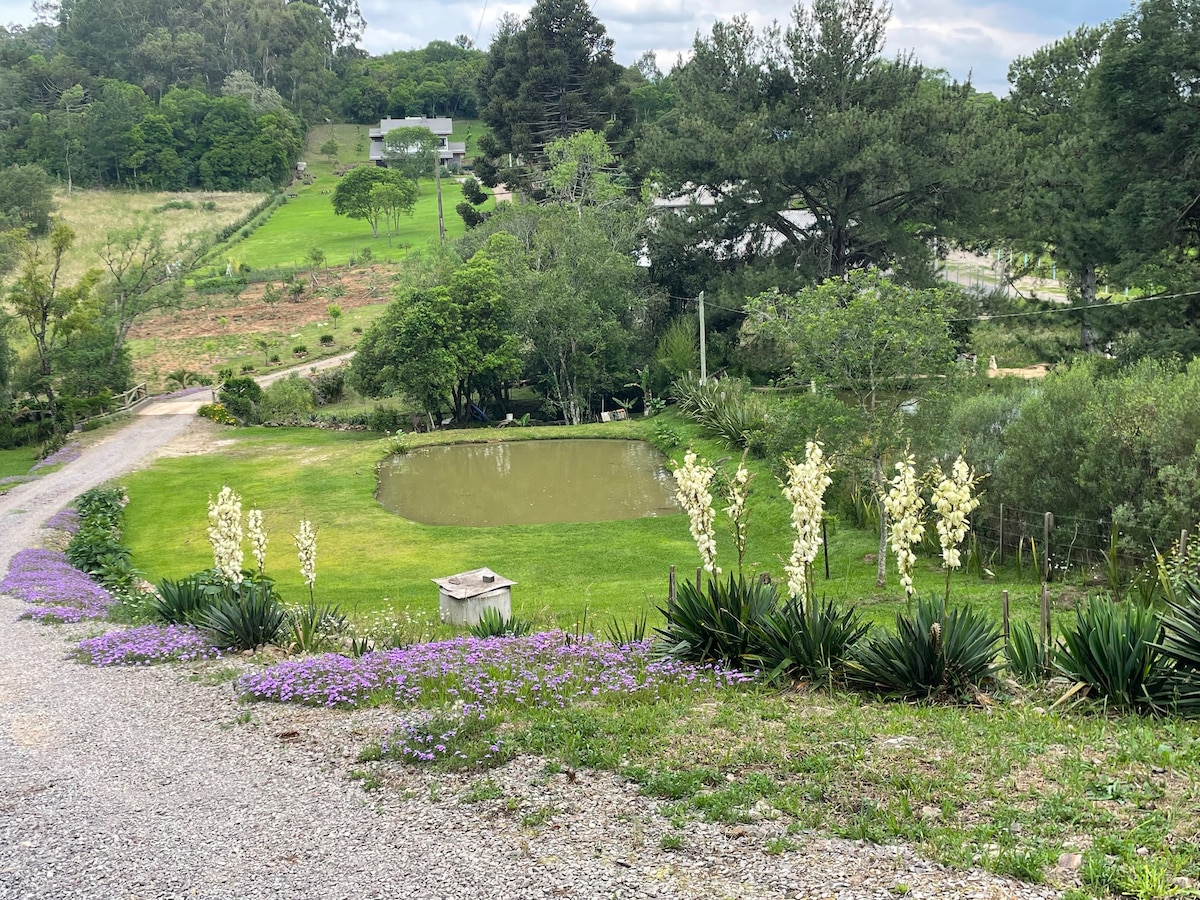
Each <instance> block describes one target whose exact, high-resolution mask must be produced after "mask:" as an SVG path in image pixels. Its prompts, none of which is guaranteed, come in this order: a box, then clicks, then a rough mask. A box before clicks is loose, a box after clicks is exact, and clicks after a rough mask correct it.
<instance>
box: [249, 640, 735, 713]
mask: <svg viewBox="0 0 1200 900" xmlns="http://www.w3.org/2000/svg"><path fill="white" fill-rule="evenodd" d="M751 677H752V676H749V675H745V674H743V673H741V672H735V671H729V670H726V669H722V668H719V667H715V666H697V665H689V664H686V663H681V662H678V661H675V660H670V659H662V660H659V659H652V658H651V655H650V642H649V641H643V642H639V643H635V644H632V645H629V646H624V647H617V646H614V645H613V644H611V643H609V642H607V641H602V640H599V639H597V638H594V637H592V636H590V635H584V636H583V637H581V638H575V637H572V636H570V635H566V634H564V633H563V632H558V631H547V632H541V633H539V634H534V635H530V636H528V637H520V638H516V637H499V638H471V637H461V638H455V639H453V640H448V641H438V642H434V643H428V644H417V645H414V646H411V647H404V648H399V649H395V650H387V651H382V652H377V653H368V654H365V655H364V656H362V657H360V658H357V659H355V658H351V657H346V656H340V655H338V654H333V653H328V654H325V655H323V656H314V657H309V658H307V659H298V660H288V661H285V662H282V663H279V664H277V665H274V666H271V667H270V668H269V669H266V670H264V671H262V672H255V673H252V674H248V675H244V676H242V678H241V679H240V680H239V681H238V687H239V689H240V690H241V692H242V693H244V694H245V695H246V696H248V697H251V698H253V699H258V700H277V701H281V702H293V703H308V704H313V705H317V706H330V707H336V706H355V705H357V704H359V703H362V702H364V701H366V700H368V699H376V700H377V699H380V698H381V695H383V697H384V698H386V699H390V700H393V701H394V702H396V703H400V704H403V705H411V706H439V705H444V704H455V703H465V704H469V705H472V706H475V707H478V708H481V709H482V708H492V707H497V706H518V707H520V706H524V707H546V706H557V707H562V706H566V705H567V704H568V703H569V702H571V701H572V700H578V699H585V698H600V697H613V696H617V695H623V696H633V697H646V698H647V699H649V698H654V697H657V696H660V695H662V694H664V693H677V692H679V691H681V690H685V691H686V690H691V691H699V690H702V689H704V688H710V687H724V686H728V685H732V684H738V683H741V682H743V681H748V680H750V678H751Z"/></svg>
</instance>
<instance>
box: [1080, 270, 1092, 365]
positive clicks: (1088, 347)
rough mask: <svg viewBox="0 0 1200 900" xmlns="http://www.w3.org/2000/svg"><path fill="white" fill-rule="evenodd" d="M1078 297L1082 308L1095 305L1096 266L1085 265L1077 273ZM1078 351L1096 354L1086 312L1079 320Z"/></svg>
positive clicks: (1081, 314)
mask: <svg viewBox="0 0 1200 900" xmlns="http://www.w3.org/2000/svg"><path fill="white" fill-rule="evenodd" d="M1079 297H1080V299H1081V300H1082V301H1083V305H1084V306H1094V305H1095V303H1096V265H1095V263H1087V264H1085V265H1084V267H1083V269H1082V270H1081V271H1080V273H1079ZM1079 349H1080V350H1082V351H1083V352H1084V353H1095V352H1096V330H1095V329H1094V328H1093V327H1092V325H1091V324H1090V323H1089V322H1088V315H1087V313H1086V312H1083V313H1080V318H1079Z"/></svg>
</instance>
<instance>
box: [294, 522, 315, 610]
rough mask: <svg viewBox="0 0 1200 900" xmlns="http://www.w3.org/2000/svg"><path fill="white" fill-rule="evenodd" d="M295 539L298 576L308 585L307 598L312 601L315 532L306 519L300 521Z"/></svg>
mask: <svg viewBox="0 0 1200 900" xmlns="http://www.w3.org/2000/svg"><path fill="white" fill-rule="evenodd" d="M294 537H295V539H296V555H297V556H298V557H299V558H300V576H301V577H302V578H303V579H304V583H305V584H307V585H308V596H309V599H310V600H311V599H312V592H313V583H314V582H316V580H317V531H316V529H315V528H313V526H312V523H311V522H310V521H308V519H301V520H300V532H299V533H298V534H296V535H294Z"/></svg>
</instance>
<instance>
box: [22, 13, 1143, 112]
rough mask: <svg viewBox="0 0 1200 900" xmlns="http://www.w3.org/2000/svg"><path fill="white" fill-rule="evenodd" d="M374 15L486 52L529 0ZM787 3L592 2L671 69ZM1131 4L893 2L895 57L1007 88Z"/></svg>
mask: <svg viewBox="0 0 1200 900" xmlns="http://www.w3.org/2000/svg"><path fill="white" fill-rule="evenodd" d="M359 2H360V4H361V6H362V11H363V15H364V17H365V18H366V20H367V30H366V34H365V35H364V37H363V42H362V45H363V47H364V48H365V49H366V50H368V51H369V52H370V53H372V54H375V55H378V54H381V53H387V52H390V51H392V50H412V49H415V48H418V47H423V46H425V45H426V44H428V43H429V42H430V41H433V40H453V39H454V37H455V36H456V35H459V34H466V35H467V36H468V37H470V38H471V39H472V40H475V42H476V46H478V47H480V48H481V49H486V48H487V45H488V43H489V42H490V41H491V35H492V31H493V29H494V28H495V26H496V22H497V20H498V19H499V18H500V16H501V15H502V14H503V13H506V12H510V13H514V14H516V15H517V16H518V17H519V18H523V17H524V16H525V15H526V14H527V13H528V12H529V9H530V6H531V3H530V2H522V0H516V2H514V0H424V2H419V3H418V2H400V0H359ZM791 7H792V3H791V2H790V0H755V2H753V3H752V4H750V5H746V6H742V7H740V8H735V7H731V5H730V4H729V3H728V2H727V0H594V2H592V10H593V12H595V14H596V15H597V16H598V17H599V19H600V21H601V22H602V23H603V24H604V26H605V28H606V29H608V33H609V35H610V36H611V37H612V38H613V40H614V42H615V45H616V50H615V53H616V58H617V61H618V62H620V63H622V64H624V65H629V64H631V63H633V62H634V61H636V60H637V59H638V57H640V56H641V55H642V53H643V52H645V51H646V50H652V51H654V52H655V54H656V55H657V57H658V65H659V68H661V69H662V70H663V71H664V72H666V71H669V70H670V68H671V66H672V65H673V64H674V63H675V61H676V60H677V59H678V58H679V55H680V54H681V53H683V54H686V53H687V52H688V50H689V48H690V47H691V45H692V41H693V40H694V39H695V37H696V33H697V32H701V33H704V34H708V33H709V31H710V30H711V28H712V25H713V23H714V22H715V21H717V20H718V19H728V18H730V17H732V16H733V15H735V14H736V13H739V12H741V13H744V14H745V15H746V16H747V17H748V18H749V19H750V21H751V22H752V23H753V24H755V25H767V24H769V23H770V22H771V21H773V20H778V21H780V22H786V21H787V20H788V19H789V18H790V14H791ZM1129 9H1130V0H996V2H974V3H973V2H970V0H892V19H891V23H890V25H889V27H888V47H887V49H888V55H889V56H890V55H894V54H896V53H899V52H905V51H912V52H913V53H915V55H916V57H917V59H919V60H920V61H921V62H922V63H924V64H925V65H926V66H928V67H931V68H938V69H945V70H947V71H948V72H949V73H950V75H951V77H953V78H955V79H957V80H959V81H964V80H966V79H967V78H968V77H969V78H970V79H971V81H972V83H973V84H974V85H975V87H976V88H977V89H978V90H981V91H991V92H992V93H995V94H997V95H1001V94H1004V93H1007V73H1008V65H1009V63H1010V62H1011V61H1012V60H1013V59H1014V58H1016V57H1018V56H1024V55H1027V54H1029V53H1031V52H1032V51H1034V50H1036V49H1037V48H1038V47H1041V46H1043V45H1044V44H1048V43H1051V42H1053V41H1055V40H1057V39H1058V38H1060V37H1063V36H1064V35H1066V34H1069V33H1070V32H1072V31H1074V30H1075V29H1076V28H1078V27H1079V26H1080V25H1082V24H1085V23H1086V24H1089V25H1097V24H1099V23H1101V22H1105V21H1107V20H1109V19H1113V18H1116V17H1117V16H1120V15H1123V14H1124V13H1126V12H1128V11H1129ZM32 20H33V13H32V11H31V9H30V6H29V2H28V0H0V22H3V23H23V24H28V23H29V22H31V21H32Z"/></svg>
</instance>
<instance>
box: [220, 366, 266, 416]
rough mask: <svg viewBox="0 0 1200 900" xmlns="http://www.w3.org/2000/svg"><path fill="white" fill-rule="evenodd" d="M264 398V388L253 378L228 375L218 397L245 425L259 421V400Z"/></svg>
mask: <svg viewBox="0 0 1200 900" xmlns="http://www.w3.org/2000/svg"><path fill="white" fill-rule="evenodd" d="M262 398H263V389H262V388H261V387H259V384H258V382H257V381H255V380H254V379H253V378H243V377H236V378H234V377H226V378H224V380H223V381H222V384H221V390H220V391H218V392H217V399H219V400H220V401H221V404H222V405H223V406H224V407H225V409H226V410H227V411H228V412H229V414H230V415H231V416H233V417H234V418H236V419H237V420H238V421H239V422H241V423H242V424H244V425H253V424H254V423H256V422H257V421H258V402H259V401H260V400H262Z"/></svg>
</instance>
